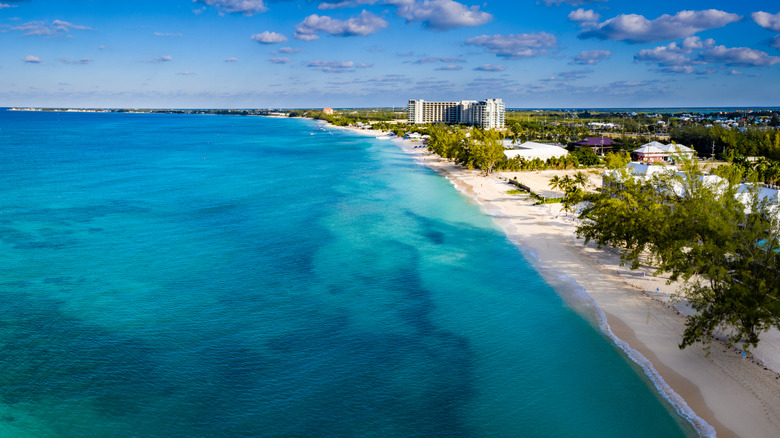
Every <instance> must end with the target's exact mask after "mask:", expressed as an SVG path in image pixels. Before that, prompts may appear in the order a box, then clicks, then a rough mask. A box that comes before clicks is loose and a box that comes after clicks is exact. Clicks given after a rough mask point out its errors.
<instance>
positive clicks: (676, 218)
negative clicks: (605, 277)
mask: <svg viewBox="0 0 780 438" xmlns="http://www.w3.org/2000/svg"><path fill="white" fill-rule="evenodd" d="M698 169H699V167H698V165H697V163H690V164H688V165H686V170H685V172H682V173H681V174H674V173H668V174H666V175H662V176H659V177H655V178H653V179H652V180H640V179H636V178H633V177H632V176H631V175H629V174H628V173H627V171H625V170H623V171H618V172H615V173H614V174H613V175H612V176H607V177H605V184H604V186H603V189H602V193H601V195H600V196H599V197H598V198H597V199H596V200H595V201H594V202H593V204H592V205H591V206H589V207H588V208H586V209H585V211H584V212H583V214H582V218H583V219H585V220H584V221H583V224H582V225H581V226H580V227H579V228H578V229H577V234H578V235H579V236H581V237H584V238H585V240H586V242H587V241H590V240H593V241H595V242H596V243H597V244H598V245H599V246H604V245H608V246H612V247H615V248H619V249H620V251H621V261H622V262H623V263H630V264H631V267H632V268H637V267H638V266H639V261H640V256H643V255H644V256H649V258H650V261H651V262H652V263H654V264H655V265H656V266H658V272H659V273H661V272H666V273H669V274H670V281H674V280H678V279H680V280H683V281H684V282H685V287H684V291H683V296H684V298H685V299H687V300H688V302H689V303H690V304H691V306H692V307H693V309H695V310H696V314H694V315H692V316H689V317H687V320H686V326H685V330H684V333H683V336H682V341H681V343H680V348H684V347H686V346H689V345H692V344H694V343H697V342H702V343H704V344H709V343H710V342H711V341H712V339H713V337H714V336H716V334H717V330H720V329H723V330H724V331H723V333H724V335H725V336H726V337H727V340H728V342H729V343H730V344H734V343H741V344H742V346H743V348H745V349H748V348H750V347H751V346H752V347H755V346H756V345H757V344H758V342H759V334H760V333H761V332H763V331H766V330H768V329H769V328H771V327H778V328H780V240H779V239H780V223H778V220H777V215H776V213H777V210H776V209H775V208H771V207H770V206H769V205H767V203H766V202H765V201H760V200H759V197H758V192H757V190H755V189H753V190H748V191H745V190H744V186H743V188H742V189H740V186H739V181H738V176H739V175H740V172H739V171H735V172H730V173H729V172H728V171H726V170H724V171H722V172H723V173H724V175H726V174H728V175H726V176H729V177H730V178H727V179H723V180H714V179H713V178H712V177H705V175H703V174H702V173H701V171H700V170H698ZM746 204H747V205H748V207H746V206H745V205H746Z"/></svg>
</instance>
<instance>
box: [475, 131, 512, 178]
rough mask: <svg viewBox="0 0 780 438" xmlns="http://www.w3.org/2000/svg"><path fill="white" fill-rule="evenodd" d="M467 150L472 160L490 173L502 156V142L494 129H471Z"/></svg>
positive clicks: (486, 172)
mask: <svg viewBox="0 0 780 438" xmlns="http://www.w3.org/2000/svg"><path fill="white" fill-rule="evenodd" d="M469 151H470V153H471V158H472V162H473V164H474V165H476V166H477V167H479V168H480V169H482V170H483V171H484V172H485V175H490V173H491V172H493V167H494V166H495V164H496V162H498V161H499V160H501V159H503V158H504V144H503V142H502V141H501V138H500V136H499V134H498V132H496V131H492V130H491V131H483V130H480V129H474V130H472V134H471V141H470V142H469Z"/></svg>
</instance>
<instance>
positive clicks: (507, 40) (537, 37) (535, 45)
mask: <svg viewBox="0 0 780 438" xmlns="http://www.w3.org/2000/svg"><path fill="white" fill-rule="evenodd" d="M466 44H468V45H472V46H479V47H484V48H485V50H487V51H488V52H490V53H495V54H496V55H498V56H502V57H506V58H513V59H520V58H532V57H535V56H540V55H544V54H547V49H550V48H554V47H556V45H557V44H558V40H557V39H556V38H555V36H554V35H552V34H549V33H547V32H539V33H522V34H513V35H492V36H491V35H482V36H478V37H474V38H469V39H467V40H466Z"/></svg>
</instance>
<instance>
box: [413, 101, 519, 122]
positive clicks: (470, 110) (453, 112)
mask: <svg viewBox="0 0 780 438" xmlns="http://www.w3.org/2000/svg"><path fill="white" fill-rule="evenodd" d="M407 117H408V121H409V123H418V124H419V123H447V124H457V123H462V124H465V125H476V126H481V127H483V128H485V129H504V126H505V120H506V109H505V108H504V102H503V101H502V100H501V99H485V100H482V101H479V102H478V101H476V100H461V101H460V102H427V101H425V100H422V99H411V100H409V106H408V107H407Z"/></svg>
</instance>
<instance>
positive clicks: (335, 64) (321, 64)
mask: <svg viewBox="0 0 780 438" xmlns="http://www.w3.org/2000/svg"><path fill="white" fill-rule="evenodd" d="M306 66H307V67H309V68H313V69H316V70H319V71H321V72H324V73H348V72H353V71H355V69H358V68H368V67H371V66H370V65H368V64H355V63H354V62H353V61H343V62H342V61H322V60H316V61H312V62H310V63H308V64H306Z"/></svg>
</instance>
